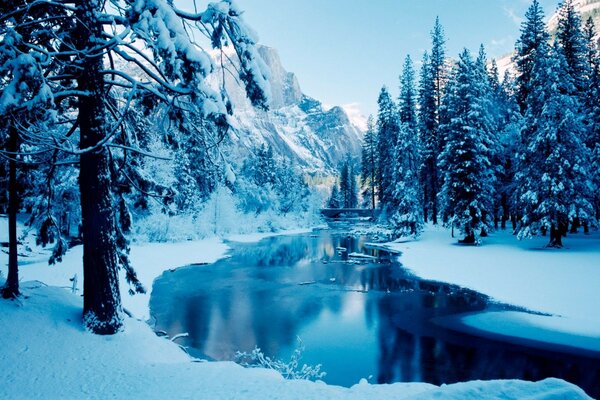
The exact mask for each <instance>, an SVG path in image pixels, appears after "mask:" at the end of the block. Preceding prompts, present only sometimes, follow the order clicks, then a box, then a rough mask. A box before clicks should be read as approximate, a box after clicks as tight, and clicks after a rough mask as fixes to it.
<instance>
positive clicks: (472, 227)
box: [439, 49, 494, 243]
mask: <svg viewBox="0 0 600 400" xmlns="http://www.w3.org/2000/svg"><path fill="white" fill-rule="evenodd" d="M451 81H452V83H451V84H449V89H448V91H447V92H446V96H445V97H446V101H445V104H446V107H447V109H446V111H445V112H447V113H448V118H447V123H446V124H445V125H443V126H442V131H443V132H444V134H445V147H444V151H443V152H442V153H441V154H440V157H439V161H440V166H441V168H442V170H443V171H444V185H443V187H442V192H441V196H440V197H441V199H442V206H443V213H444V215H445V216H447V218H448V222H447V224H448V225H450V226H452V227H454V226H457V227H458V228H459V229H460V230H461V231H462V233H463V234H464V235H465V241H466V242H471V243H472V242H475V239H476V236H477V235H478V234H479V232H481V231H482V230H484V229H488V228H489V227H490V218H489V216H490V215H491V210H492V196H493V179H494V174H493V170H492V166H491V162H490V161H491V160H490V150H489V147H488V146H489V143H488V138H489V132H488V129H489V127H488V122H487V120H486V114H485V112H486V107H487V103H486V100H485V98H484V97H485V92H486V90H487V89H486V85H487V84H488V82H487V80H482V74H481V72H480V71H479V67H478V66H477V64H476V63H475V62H474V61H473V60H472V57H471V54H470V53H469V51H468V50H466V49H465V50H464V51H463V52H462V53H461V54H460V56H459V60H458V63H457V65H456V67H455V69H454V71H453V73H452V77H451Z"/></svg>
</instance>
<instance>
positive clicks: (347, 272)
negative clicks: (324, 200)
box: [150, 227, 600, 397]
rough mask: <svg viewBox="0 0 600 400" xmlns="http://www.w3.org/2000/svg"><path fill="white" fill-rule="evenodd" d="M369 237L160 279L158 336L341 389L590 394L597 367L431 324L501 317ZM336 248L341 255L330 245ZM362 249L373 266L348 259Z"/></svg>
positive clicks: (267, 245)
mask: <svg viewBox="0 0 600 400" xmlns="http://www.w3.org/2000/svg"><path fill="white" fill-rule="evenodd" d="M366 241H368V239H367V238H366V237H364V236H362V237H350V236H348V235H347V234H346V233H345V232H344V231H343V230H341V229H335V227H334V228H333V229H331V230H323V231H318V232H314V233H313V234H305V235H294V236H280V237H273V238H268V239H265V240H262V241H261V242H259V243H253V244H241V243H232V244H231V245H232V247H233V250H232V252H231V257H230V258H228V259H224V260H221V261H219V262H217V263H215V264H211V265H201V266H189V267H184V268H180V269H177V270H175V271H173V272H169V271H167V272H165V273H164V274H163V275H162V276H161V277H159V278H158V279H157V280H156V281H155V282H154V287H153V290H152V298H151V300H150V308H151V312H152V314H153V316H154V317H155V319H156V329H157V330H163V331H166V332H167V333H168V334H169V336H174V335H176V334H179V333H184V332H187V333H188V334H189V337H187V338H183V339H181V340H178V343H180V344H182V345H184V346H186V347H188V351H189V352H190V354H192V355H196V356H200V357H209V358H212V359H216V360H232V359H233V358H234V354H235V352H236V351H246V352H250V351H252V349H254V347H255V346H258V347H260V348H261V349H262V351H263V352H264V353H265V354H266V355H268V356H270V357H276V358H280V359H284V360H287V359H289V357H290V355H291V353H292V352H293V350H294V349H295V348H296V347H297V337H300V338H301V340H302V342H303V344H304V346H305V348H306V350H305V352H304V354H303V358H302V362H303V363H307V364H313V365H316V364H322V369H323V370H324V371H326V372H327V375H326V376H325V378H324V379H323V380H324V381H326V382H328V383H331V384H338V385H343V386H351V385H353V384H355V383H357V382H358V381H359V380H360V379H361V378H367V379H369V381H370V382H376V383H390V382H413V381H423V382H429V383H433V384H436V385H440V384H442V383H454V382H459V381H466V380H474V379H513V378H514V379H526V380H540V379H543V378H546V377H557V378H562V379H565V380H568V381H570V382H573V383H575V384H577V385H579V386H580V387H582V388H583V389H584V390H586V391H587V393H588V394H590V395H591V396H595V397H600V359H598V358H597V356H596V355H590V356H589V357H588V356H586V355H581V354H580V355H574V354H566V353H563V352H559V351H551V350H540V349H533V348H528V347H525V346H520V345H514V344H508V343H502V342H498V341H494V340H489V339H484V338H480V337H475V336H471V335H467V334H464V333H458V332H455V331H451V330H448V329H445V328H442V327H440V326H438V325H435V324H434V323H432V318H435V317H441V316H449V315H454V314H459V313H466V312H477V311H482V310H498V309H510V307H509V306H505V305H500V304H495V303H492V302H490V300H489V299H488V298H487V297H486V296H484V295H482V294H479V293H477V292H474V291H471V290H467V289H462V288H460V287H458V286H454V285H449V284H445V283H439V282H432V281H425V280H421V279H418V278H416V277H415V276H413V275H411V273H410V272H409V271H407V270H406V269H404V268H403V267H402V265H401V264H400V263H399V261H398V259H397V257H395V256H393V255H390V254H389V253H385V252H383V251H379V250H373V249H365V248H364V243H365V242H366ZM338 248H344V249H347V251H344V250H341V249H338ZM353 252H355V253H363V254H365V255H368V256H371V257H373V258H366V259H360V258H354V257H349V256H348V254H351V253H353Z"/></svg>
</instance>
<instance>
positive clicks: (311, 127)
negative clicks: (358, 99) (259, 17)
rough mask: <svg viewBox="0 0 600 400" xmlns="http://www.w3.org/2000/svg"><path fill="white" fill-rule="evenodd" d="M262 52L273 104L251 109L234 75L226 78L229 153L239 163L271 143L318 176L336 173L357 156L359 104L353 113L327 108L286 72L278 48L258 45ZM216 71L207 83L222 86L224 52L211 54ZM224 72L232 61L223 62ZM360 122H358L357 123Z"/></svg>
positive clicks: (362, 131)
mask: <svg viewBox="0 0 600 400" xmlns="http://www.w3.org/2000/svg"><path fill="white" fill-rule="evenodd" d="M258 53H259V54H260V55H261V57H262V59H263V61H264V62H265V64H266V65H267V66H268V68H269V69H270V71H271V73H270V76H269V84H270V86H271V103H270V110H269V111H261V110H257V109H256V108H254V107H252V105H251V104H250V102H249V101H248V99H247V98H246V94H245V91H244V89H243V88H242V87H240V85H239V83H238V82H237V81H236V80H235V79H234V78H233V77H232V76H231V74H225V87H226V89H227V93H228V94H229V97H230V99H231V102H232V104H233V108H234V111H235V112H234V114H233V115H232V116H231V117H230V118H229V122H230V124H231V126H232V132H231V136H230V138H231V142H232V143H233V145H232V146H231V148H230V149H229V151H230V152H231V153H232V154H234V155H236V157H234V158H236V159H242V158H244V157H245V156H246V155H247V153H248V151H249V150H252V148H253V147H255V146H258V145H260V144H269V145H270V146H271V147H272V148H273V150H274V151H275V153H276V154H280V155H283V156H285V157H286V158H288V159H290V160H292V161H293V162H294V163H295V164H297V165H298V166H300V167H301V168H302V169H303V170H305V171H307V172H311V173H318V172H322V171H324V170H325V171H327V170H329V171H330V172H331V171H334V170H336V169H337V167H338V163H339V162H340V161H341V160H344V159H345V158H346V156H347V155H348V154H350V155H352V156H355V157H358V155H359V154H360V151H361V143H362V137H363V134H364V130H363V129H362V128H361V126H360V125H361V122H360V119H358V117H357V114H359V111H358V110H357V109H356V105H353V109H352V106H350V108H349V107H346V108H347V109H348V110H353V111H352V114H351V115H350V116H351V117H352V119H350V116H349V113H348V111H346V110H345V109H344V108H342V107H332V108H327V107H324V106H323V104H322V103H321V102H319V101H318V100H315V99H313V98H311V97H309V96H307V95H305V94H304V93H302V90H301V88H300V85H299V83H298V79H297V78H296V76H295V75H294V74H293V73H292V72H288V71H286V70H285V68H284V67H283V65H282V63H281V59H280V58H279V54H278V52H277V50H275V49H273V48H270V47H266V46H259V47H258ZM212 56H213V58H215V65H217V66H218V69H217V71H216V72H215V74H213V75H212V76H211V77H209V81H210V82H211V85H212V86H213V87H215V88H216V87H219V86H220V85H221V82H220V80H221V79H222V73H221V70H220V68H221V67H220V65H221V54H220V53H219V52H213V53H212ZM223 62H224V64H225V68H229V69H231V67H230V66H229V65H228V63H230V62H231V61H230V59H224V60H223ZM357 121H358V122H357Z"/></svg>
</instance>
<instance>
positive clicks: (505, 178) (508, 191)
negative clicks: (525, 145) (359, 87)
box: [492, 71, 523, 231]
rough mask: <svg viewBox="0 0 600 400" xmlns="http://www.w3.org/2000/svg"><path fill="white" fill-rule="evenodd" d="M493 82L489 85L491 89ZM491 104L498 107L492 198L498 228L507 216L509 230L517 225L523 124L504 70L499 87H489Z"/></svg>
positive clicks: (507, 75)
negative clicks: (497, 209)
mask: <svg viewBox="0 0 600 400" xmlns="http://www.w3.org/2000/svg"><path fill="white" fill-rule="evenodd" d="M494 87H495V85H494V84H492V88H494ZM493 92H494V93H495V95H494V103H495V107H497V109H498V117H499V120H498V124H499V125H498V145H497V150H498V153H497V154H498V166H499V169H498V175H497V181H496V194H497V195H496V199H497V201H499V202H500V210H501V211H500V214H501V216H500V228H501V229H506V222H507V221H508V220H509V219H510V221H511V223H512V229H513V231H514V230H515V229H516V228H517V225H516V224H517V207H516V201H515V200H516V199H515V196H514V193H515V179H514V178H515V172H516V171H515V169H516V164H517V163H516V156H517V152H518V150H519V149H520V147H519V145H520V131H521V125H522V123H523V121H522V120H523V118H522V116H521V111H520V109H519V105H518V104H517V100H516V88H515V81H514V79H513V78H512V76H511V74H510V72H509V71H506V72H505V74H504V78H503V79H502V83H501V84H500V88H499V89H497V90H493Z"/></svg>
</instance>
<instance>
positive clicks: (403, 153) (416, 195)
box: [390, 56, 423, 236]
mask: <svg viewBox="0 0 600 400" xmlns="http://www.w3.org/2000/svg"><path fill="white" fill-rule="evenodd" d="M398 103H399V109H400V131H399V134H398V142H397V144H396V149H395V150H396V151H395V168H394V191H393V204H394V208H393V214H392V216H391V219H390V222H391V224H392V227H393V229H394V234H395V235H396V236H403V235H412V236H418V235H419V234H420V233H421V231H422V230H423V215H422V208H421V198H422V193H421V187H420V184H419V179H418V178H419V165H420V160H419V156H420V154H419V141H418V136H417V116H416V93H415V73H414V68H413V63H412V60H411V59H410V56H407V57H406V60H405V62H404V69H403V71H402V75H401V77H400V97H399V99H398Z"/></svg>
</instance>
